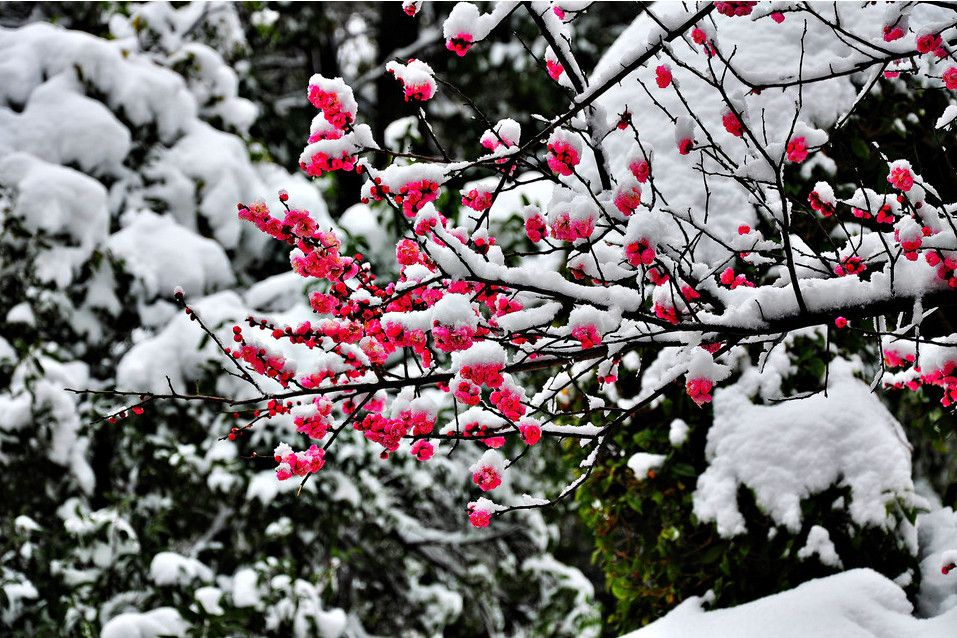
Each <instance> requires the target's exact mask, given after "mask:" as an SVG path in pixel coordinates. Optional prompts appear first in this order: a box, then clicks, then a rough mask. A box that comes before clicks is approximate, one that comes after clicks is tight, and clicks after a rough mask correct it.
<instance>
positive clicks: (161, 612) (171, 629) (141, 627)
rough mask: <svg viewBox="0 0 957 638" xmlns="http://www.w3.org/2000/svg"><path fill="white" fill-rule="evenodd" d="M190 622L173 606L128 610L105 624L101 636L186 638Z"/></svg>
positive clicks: (108, 637)
mask: <svg viewBox="0 0 957 638" xmlns="http://www.w3.org/2000/svg"><path fill="white" fill-rule="evenodd" d="M188 629H189V624H187V622H186V621H185V620H183V618H182V616H180V614H179V612H178V611H176V610H175V609H173V608H172V607H160V608H158V609H154V610H152V611H148V612H146V613H142V614H141V613H139V612H127V613H123V614H120V615H119V616H115V617H114V618H111V619H110V620H109V621H108V622H107V623H106V624H104V625H103V630H102V631H101V632H100V638H161V637H162V638H167V637H174V636H175V637H176V638H185V636H186V632H187V630H188Z"/></svg>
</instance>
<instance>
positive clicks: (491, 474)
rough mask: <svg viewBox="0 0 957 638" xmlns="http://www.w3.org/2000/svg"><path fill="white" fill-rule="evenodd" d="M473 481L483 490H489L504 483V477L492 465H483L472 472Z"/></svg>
mask: <svg viewBox="0 0 957 638" xmlns="http://www.w3.org/2000/svg"><path fill="white" fill-rule="evenodd" d="M486 454H488V452H486ZM472 482H473V483H475V484H476V485H478V486H479V488H480V489H481V490H482V491H483V492H489V491H491V490H494V489H495V488H496V487H498V486H499V485H501V484H502V477H501V476H499V473H498V471H497V470H496V469H495V468H494V467H492V466H491V465H483V466H482V467H480V468H479V469H478V470H476V471H475V472H473V473H472Z"/></svg>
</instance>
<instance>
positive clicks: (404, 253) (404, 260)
mask: <svg viewBox="0 0 957 638" xmlns="http://www.w3.org/2000/svg"><path fill="white" fill-rule="evenodd" d="M395 258H396V261H398V262H399V263H400V264H401V265H403V266H411V265H412V264H415V263H418V261H419V245H418V244H417V243H416V242H415V241H413V240H411V239H402V240H400V241H399V243H398V244H396V247H395Z"/></svg>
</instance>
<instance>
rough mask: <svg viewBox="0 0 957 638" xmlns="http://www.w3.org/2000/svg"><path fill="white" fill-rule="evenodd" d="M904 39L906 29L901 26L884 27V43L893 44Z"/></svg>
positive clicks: (888, 25)
mask: <svg viewBox="0 0 957 638" xmlns="http://www.w3.org/2000/svg"><path fill="white" fill-rule="evenodd" d="M903 37H904V29H902V28H901V27H900V26H899V25H896V24H895V25H890V24H885V25H884V42H893V41H894V40H900V39H901V38H903Z"/></svg>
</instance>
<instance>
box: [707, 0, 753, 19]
mask: <svg viewBox="0 0 957 638" xmlns="http://www.w3.org/2000/svg"><path fill="white" fill-rule="evenodd" d="M756 4H757V2H715V3H714V8H715V9H717V10H718V13H720V14H721V15H726V16H728V17H729V18H733V17H735V16H746V15H751V11H753V10H754V5H756Z"/></svg>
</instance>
